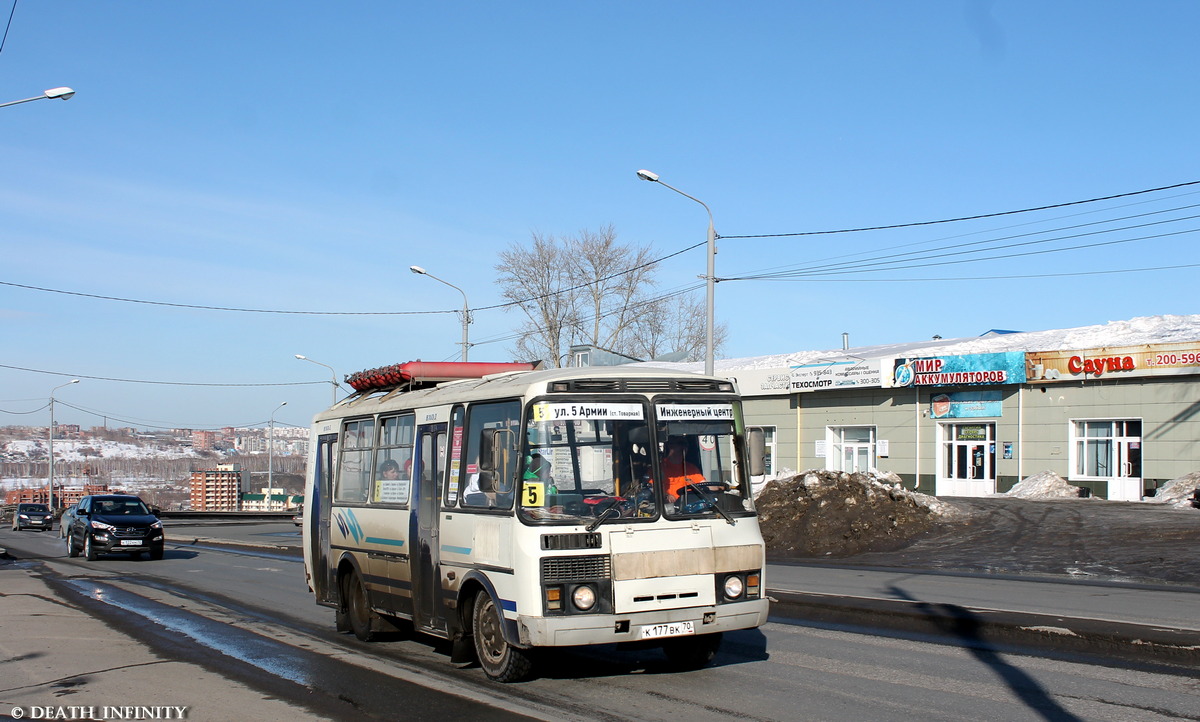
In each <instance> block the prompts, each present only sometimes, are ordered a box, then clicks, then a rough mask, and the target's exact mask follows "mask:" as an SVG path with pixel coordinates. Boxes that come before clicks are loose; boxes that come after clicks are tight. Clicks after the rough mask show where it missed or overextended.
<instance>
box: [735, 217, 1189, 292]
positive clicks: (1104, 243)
mask: <svg viewBox="0 0 1200 722" xmlns="http://www.w3.org/2000/svg"><path fill="white" fill-rule="evenodd" d="M1197 230H1200V229H1195V228H1189V229H1187V230H1183V231H1174V232H1171V233H1158V234H1155V235H1152V236H1139V237H1137V238H1124V239H1118V240H1115V241H1102V242H1100V243H1084V244H1080V245H1077V246H1067V247H1065V248H1047V249H1043V250H1040V251H1026V252H1023V253H1006V254H1002V255H998V256H983V257H980V258H965V259H959V260H955V261H939V262H937V263H917V264H912V265H907V266H905V265H890V266H887V267H886V268H852V269H845V270H838V271H812V272H796V273H790V274H777V275H775V276H769V277H765V278H763V277H758V276H745V277H740V278H723V279H721V280H723V281H752V280H767V279H768V278H772V277H773V278H783V277H797V276H808V275H810V274H811V275H818V276H838V275H843V274H848V273H861V272H875V271H895V270H902V269H906V268H928V267H930V266H952V265H956V264H960V263H978V262H979V261H995V260H999V259H1004V258H1021V257H1024V256H1041V255H1045V254H1048V253H1062V252H1065V251H1078V250H1081V249H1084V248H1100V247H1103V246H1115V245H1119V244H1122V243H1133V242H1135V241H1147V240H1151V239H1154V238H1166V237H1169V236H1179V235H1183V234H1184V233H1195V232H1196V231H1197ZM1080 235H1094V234H1087V233H1085V234H1080ZM1072 237H1078V236H1072ZM1017 245H1025V244H1017ZM947 255H952V254H947ZM941 257H945V256H941Z"/></svg>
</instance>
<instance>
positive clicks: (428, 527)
mask: <svg viewBox="0 0 1200 722" xmlns="http://www.w3.org/2000/svg"><path fill="white" fill-rule="evenodd" d="M348 381H349V382H350V383H351V385H352V386H354V387H355V389H356V393H354V394H353V395H351V396H349V397H347V398H346V399H345V400H343V401H341V402H339V403H337V404H336V405H334V406H333V407H332V408H330V409H328V410H326V411H324V412H322V413H320V414H318V415H317V416H316V417H315V419H314V421H313V433H312V437H311V439H312V444H311V452H310V458H309V465H308V480H307V488H306V489H305V513H304V521H303V534H304V565H305V575H306V577H307V580H308V584H309V587H310V589H311V590H312V591H313V593H314V594H315V595H316V601H317V604H320V605H324V606H328V607H332V608H333V609H335V610H336V623H337V627H338V629H339V631H344V632H353V633H354V634H355V635H356V636H357V637H358V638H360V639H362V640H364V641H370V640H372V639H374V638H376V637H377V635H379V634H380V633H381V632H387V631H394V630H398V629H408V628H409V627H410V626H411V628H413V629H415V630H416V631H418V632H422V633H426V634H431V635H435V636H437V637H441V638H445V639H449V640H452V641H453V643H454V644H453V647H452V648H453V652H452V656H453V658H454V661H469V660H470V659H471V658H472V657H475V658H477V659H478V661H479V664H480V666H481V667H482V668H483V670H484V672H485V673H486V674H487V675H488V677H490V678H492V679H494V680H498V681H502V682H510V681H516V680H519V679H523V678H525V677H527V676H529V674H530V673H531V671H532V663H531V654H532V653H531V650H533V649H535V648H538V647H562V646H577V645H589V644H609V643H635V644H642V645H655V646H661V647H662V648H663V650H664V651H665V653H666V655H667V657H668V659H669V660H670V661H671V662H673V663H674V664H675V665H676V666H678V667H680V668H696V667H700V666H703V665H705V664H707V663H708V662H709V661H710V660H711V659H712V658H713V655H715V654H716V651H717V648H718V646H719V645H720V641H721V634H722V632H727V631H732V630H738V629H752V628H755V627H758V626H760V625H762V624H764V623H765V622H766V620H767V598H766V596H765V593H764V590H765V587H764V579H763V569H764V565H765V561H764V556H765V552H764V545H763V540H762V535H761V533H760V531H759V526H758V519H757V517H756V516H755V512H754V507H753V503H752V501H751V495H750V476H751V475H760V474H762V473H763V470H762V468H761V467H762V459H763V454H764V447H763V442H762V436H761V433H758V432H756V431H753V430H752V431H750V432H747V430H746V428H745V426H744V423H743V419H742V410H741V404H740V402H739V400H738V396H737V393H736V389H735V388H734V385H733V384H732V383H731V382H730V381H728V380H726V379H721V378H715V377H708V376H698V375H695V374H686V373H679V372H672V371H666V370H662V369H652V368H625V367H604V368H599V367H593V368H574V369H556V370H533V367H532V366H531V365H529V364H480V363H422V362H412V363H408V364H399V365H395V366H390V367H385V368H381V369H373V370H371V371H364V372H360V373H358V374H354V375H352V376H351V377H349V378H348Z"/></svg>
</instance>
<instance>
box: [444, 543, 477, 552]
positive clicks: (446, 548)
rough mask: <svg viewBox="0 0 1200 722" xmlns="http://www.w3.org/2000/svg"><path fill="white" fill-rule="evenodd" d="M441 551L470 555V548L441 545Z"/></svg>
mask: <svg viewBox="0 0 1200 722" xmlns="http://www.w3.org/2000/svg"><path fill="white" fill-rule="evenodd" d="M442 551H444V552H453V553H455V554H470V553H471V547H452V546H447V545H445V544H443V545H442Z"/></svg>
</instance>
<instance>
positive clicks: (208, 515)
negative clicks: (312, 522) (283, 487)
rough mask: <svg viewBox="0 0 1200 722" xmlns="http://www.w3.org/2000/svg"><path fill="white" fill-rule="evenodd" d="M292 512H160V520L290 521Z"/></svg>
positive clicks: (294, 513) (293, 514)
mask: <svg viewBox="0 0 1200 722" xmlns="http://www.w3.org/2000/svg"><path fill="white" fill-rule="evenodd" d="M295 515H296V512H294V511H166V510H163V511H160V512H159V513H158V518H160V519H197V520H199V519H205V520H208V521H291V519H292V517H293V516H295Z"/></svg>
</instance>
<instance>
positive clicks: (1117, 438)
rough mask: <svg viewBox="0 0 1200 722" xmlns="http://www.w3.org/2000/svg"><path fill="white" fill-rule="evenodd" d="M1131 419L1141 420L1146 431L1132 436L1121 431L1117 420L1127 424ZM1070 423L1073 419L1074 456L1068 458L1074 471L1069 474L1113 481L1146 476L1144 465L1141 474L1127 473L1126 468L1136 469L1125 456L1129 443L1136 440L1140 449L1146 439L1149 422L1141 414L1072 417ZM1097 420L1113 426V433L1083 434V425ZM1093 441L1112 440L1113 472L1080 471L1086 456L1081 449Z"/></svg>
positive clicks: (1110, 449) (1081, 478)
mask: <svg viewBox="0 0 1200 722" xmlns="http://www.w3.org/2000/svg"><path fill="white" fill-rule="evenodd" d="M1130 421H1136V422H1138V424H1139V425H1141V426H1142V427H1143V433H1142V434H1138V435H1137V436H1130V435H1128V434H1120V433H1118V431H1117V429H1116V425H1117V424H1122V425H1124V424H1127V423H1128V422H1130ZM1069 423H1070V428H1069V434H1070V438H1071V447H1070V449H1071V452H1070V456H1069V458H1068V463H1069V464H1070V467H1069V468H1070V474H1069V477H1068V478H1070V479H1076V480H1079V481H1113V480H1116V479H1140V478H1142V473H1141V470H1140V469H1139V473H1138V474H1132V473H1126V472H1130V471H1132V469H1131V467H1130V466H1129V464H1130V462H1128V461H1125V460H1124V458H1125V457H1126V454H1125V453H1122V449H1124V450H1125V451H1126V452H1127V451H1128V448H1129V445H1130V444H1131V443H1136V444H1137V445H1138V446H1137V448H1138V449H1139V451H1140V450H1141V444H1142V443H1143V441H1144V439H1145V434H1144V428H1145V424H1144V421H1143V420H1142V419H1141V418H1140V417H1136V416H1129V417H1123V418H1096V419H1092V418H1083V419H1071V420H1070V422H1069ZM1095 423H1102V424H1108V425H1109V428H1110V430H1111V434H1110V435H1109V436H1087V435H1086V434H1084V435H1080V433H1079V432H1080V430H1081V428H1082V427H1085V426H1086V425H1087V424H1095ZM1089 441H1093V442H1095V441H1107V442H1109V453H1108V465H1109V471H1110V472H1112V473H1109V474H1086V473H1081V472H1080V470H1079V469H1080V467H1079V464H1080V462H1081V461H1082V459H1083V457H1084V456H1085V455H1084V454H1081V451H1083V450H1084V449H1085V448H1086V447H1087V443H1088V442H1089ZM1118 467H1122V468H1118Z"/></svg>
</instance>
